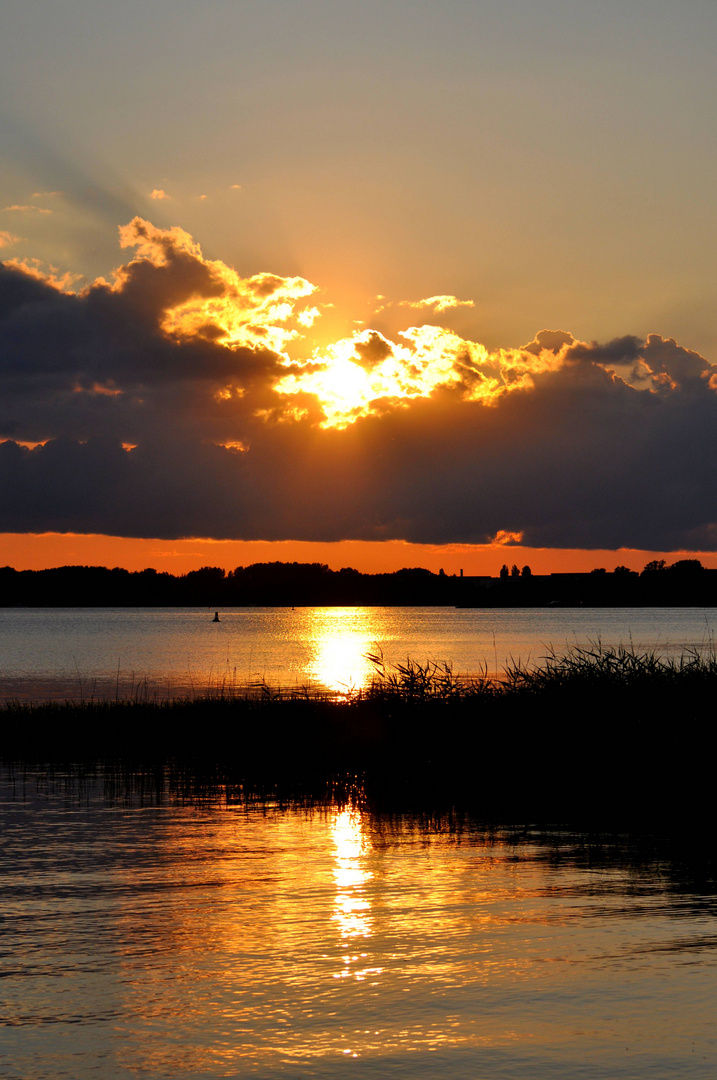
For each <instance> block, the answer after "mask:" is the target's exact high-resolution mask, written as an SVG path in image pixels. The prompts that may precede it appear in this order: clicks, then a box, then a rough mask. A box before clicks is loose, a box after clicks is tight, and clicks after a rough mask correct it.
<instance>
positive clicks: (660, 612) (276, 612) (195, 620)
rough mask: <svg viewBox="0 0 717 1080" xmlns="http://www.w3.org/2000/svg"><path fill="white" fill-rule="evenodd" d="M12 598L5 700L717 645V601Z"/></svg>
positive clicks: (0, 667)
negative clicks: (106, 603) (216, 608)
mask: <svg viewBox="0 0 717 1080" xmlns="http://www.w3.org/2000/svg"><path fill="white" fill-rule="evenodd" d="M213 615H214V613H213V612H210V611H208V610H207V609H203V610H197V609H196V608H193V609H186V608H99V609H98V608H65V609H53V608H0V700H8V699H15V698H18V699H23V700H43V699H50V698H60V699H62V698H85V699H88V698H92V697H102V698H115V697H135V696H150V697H152V696H157V697H160V698H166V697H173V696H181V695H187V694H191V695H197V694H204V693H207V692H208V691H209V692H216V691H218V690H219V691H220V690H222V689H224V690H226V689H233V688H241V687H245V686H247V685H250V684H256V683H260V682H265V683H267V684H268V685H270V686H283V687H296V686H299V687H302V686H309V685H311V686H314V687H322V688H328V689H329V690H332V691H334V692H337V693H341V692H345V691H347V690H349V689H351V688H354V689H359V688H361V687H363V686H365V685H366V684H367V683H368V682H369V681H370V679H371V678H372V676H373V674H374V668H373V666H372V664H371V662H370V661H369V660H368V659H367V654H369V653H375V652H377V651H380V652H382V653H383V655H384V658H385V659H386V660H387V661H388V662H390V663H401V662H405V661H406V659H407V658H409V657H410V658H411V659H412V660H415V661H417V662H419V663H424V662H426V660H434V661H438V662H443V661H447V662H449V663H450V664H452V666H453V670H454V671H455V672H456V673H461V674H468V675H470V674H475V673H478V672H481V671H486V672H487V673H488V674H500V672H501V671H502V670H503V669H504V667H505V666H506V665H507V664H509V663H510V662H511V661H513V660H520V661H522V662H523V663H533V664H534V663H538V662H540V660H541V658H542V657H544V656H545V655H546V653H547V652H548V651H549V650H550V649H551V648H552V649H555V650H557V651H558V652H560V651H564V650H565V649H566V648H569V647H571V646H575V645H582V646H584V645H589V644H590V643H597V642H602V644H603V645H606V646H607V645H619V644H623V645H628V646H629V645H632V646H634V647H635V648H636V649H639V650H645V649H657V650H658V651H659V652H660V653H662V654H663V655H665V656H674V655H679V654H680V653H682V652H683V651H684V650H685V649H689V648H707V647H710V646H711V644H712V643H713V641H714V635H715V629H716V628H717V609H714V608H532V609H531V608H527V609H526V608H514V609H489V610H481V609H475V608H473V609H462V610H458V609H456V608H433V607H428V608H398V607H393V608H391V607H322V608H297V609H295V610H294V609H292V608H236V609H230V610H226V611H221V613H220V621H219V622H216V623H215V622H213Z"/></svg>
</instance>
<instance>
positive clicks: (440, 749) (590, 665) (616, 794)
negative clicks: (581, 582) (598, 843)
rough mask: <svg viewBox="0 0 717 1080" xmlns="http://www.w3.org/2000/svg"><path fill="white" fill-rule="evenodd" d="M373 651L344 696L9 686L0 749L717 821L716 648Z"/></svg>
mask: <svg viewBox="0 0 717 1080" xmlns="http://www.w3.org/2000/svg"><path fill="white" fill-rule="evenodd" d="M371 659H372V661H373V663H374V668H375V677H374V679H373V681H372V683H371V684H370V685H369V686H368V687H367V688H365V689H363V690H356V691H349V692H347V693H346V694H345V695H343V696H342V698H341V700H337V699H336V698H335V697H333V698H332V697H331V696H330V695H328V694H326V693H325V692H321V691H317V690H314V689H312V688H310V687H303V688H298V689H297V688H291V689H281V688H273V689H272V688H270V687H268V686H263V685H258V686H255V687H252V688H249V689H248V690H245V691H244V692H242V691H241V690H240V689H239V688H237V687H235V686H233V687H231V688H228V689H227V690H226V692H224V693H221V694H217V693H214V694H213V695H211V696H209V697H194V698H182V699H177V700H173V701H164V702H163V701H157V700H154V701H153V700H149V699H147V698H141V697H138V696H135V697H134V698H133V699H132V700H127V701H120V700H115V701H99V700H94V701H84V702H64V703H59V704H58V703H54V704H53V703H48V704H22V703H19V702H7V703H6V705H5V707H4V708H3V709H2V710H0V757H1V758H2V759H3V760H4V761H5V762H10V763H12V762H30V763H35V764H37V763H45V764H47V765H48V766H57V765H58V764H60V763H63V762H66V763H72V764H75V765H76V764H77V763H82V762H85V763H93V762H94V763H98V762H100V763H105V765H106V766H107V767H108V768H109V767H110V765H111V766H112V767H113V768H115V767H119V766H121V767H122V768H125V767H126V768H128V769H135V770H137V769H140V770H145V771H147V770H149V772H150V774H151V773H152V770H157V771H158V772H159V773H161V771H162V770H163V769H165V768H172V769H175V770H179V771H180V772H182V773H183V774H184V775H190V776H194V777H207V776H209V777H211V778H213V779H212V782H214V781H215V780H216V779H217V778H220V779H221V781H222V782H223V783H226V784H233V785H235V786H236V785H237V784H245V785H248V786H249V787H254V788H258V789H260V790H269V789H271V790H273V789H274V788H275V787H276V788H277V789H281V790H291V792H292V797H297V792H298V793H300V794H301V797H303V798H314V797H319V796H317V793H319V795H320V793H321V792H325V791H327V790H329V789H330V788H332V786H333V788H334V789H335V787H336V784H340V785H344V786H345V785H346V784H349V786H351V785H355V784H358V783H360V785H361V786H362V790H365V791H366V792H367V793H369V794H370V797H371V798H372V799H373V800H374V803H375V804H379V805H384V806H385V805H393V804H395V803H398V804H400V805H402V806H403V805H407V806H412V807H413V808H416V807H421V808H425V807H427V806H433V805H436V806H441V807H444V806H448V807H451V806H458V805H472V806H476V805H478V806H480V808H481V812H485V813H492V814H494V815H496V814H497V815H498V816H502V817H503V818H505V817H506V816H507V815H509V814H510V815H518V816H521V815H522V817H524V818H528V819H529V818H530V817H531V816H534V815H535V814H536V813H539V815H540V817H541V819H542V820H561V819H563V818H565V817H566V816H569V817H571V818H573V819H574V818H575V817H576V815H577V816H580V814H596V813H599V814H600V815H603V816H604V815H608V816H609V815H611V814H612V815H614V816H616V817H618V818H619V819H620V820H622V819H623V818H624V819H627V818H628V817H632V818H634V817H635V816H636V815H638V816H639V815H640V814H643V813H644V814H649V815H650V816H651V819H654V818H655V815H657V816H658V817H659V816H660V815H662V816H663V817H666V818H669V819H670V820H673V819H676V818H680V819H682V818H684V817H685V816H686V815H687V816H689V817H690V818H691V819H695V818H698V817H699V818H701V819H702V820H709V821H714V818H715V809H714V805H713V799H712V794H711V793H712V790H713V772H714V764H713V763H714V760H715V751H716V750H717V735H716V725H715V719H714V714H713V708H712V702H713V701H714V697H715V691H717V658H716V657H715V653H714V650H713V649H708V650H706V651H704V652H699V651H693V650H690V651H686V652H685V653H684V654H683V655H682V656H680V657H677V658H670V657H663V656H660V655H659V654H658V653H656V652H638V651H636V650H634V649H629V648H604V647H602V646H601V645H600V643H597V644H595V645H592V646H588V647H587V648H573V649H570V650H568V651H566V652H564V653H561V654H557V653H551V654H549V655H548V656H547V657H545V658H544V659H543V661H542V662H541V663H539V664H537V665H535V666H533V667H527V666H522V665H519V664H514V665H512V666H510V667H509V668H508V669H507V670H506V671H505V672H504V676H503V678H501V679H495V680H494V679H490V678H488V677H487V675H485V674H481V675H479V676H478V677H475V678H471V679H466V678H462V677H461V676H459V675H457V674H456V673H455V672H454V671H453V669H452V668H451V666H450V664H447V663H432V662H427V663H425V664H420V663H416V662H413V661H410V660H408V661H406V663H405V664H399V665H396V666H393V667H391V666H389V665H387V664H385V662H384V660H383V657H382V656H381V655H380V654H379V653H376V654H374V655H372V657H371ZM113 763H114V764H113Z"/></svg>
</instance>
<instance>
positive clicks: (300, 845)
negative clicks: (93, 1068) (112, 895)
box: [114, 807, 696, 1078]
mask: <svg viewBox="0 0 717 1080" xmlns="http://www.w3.org/2000/svg"><path fill="white" fill-rule="evenodd" d="M137 837H138V840H137V843H138V844H145V843H147V844H148V850H149V848H151V849H152V855H151V856H149V855H148V857H147V858H146V860H145V861H144V862H143V863H141V866H142V867H143V869H142V870H140V871H137V870H134V871H133V872H132V874H131V880H130V878H129V877H128V889H127V896H128V900H127V904H128V907H127V910H126V912H125V918H124V919H119V920H118V922H117V926H116V929H115V931H114V940H115V941H116V947H117V950H118V955H119V958H120V964H121V968H122V972H121V977H120V978H119V979H118V980H117V982H116V984H115V985H116V993H117V995H118V1010H117V1015H118V1016H120V1017H121V1020H118V1021H117V1028H116V1030H117V1035H118V1038H119V1040H120V1049H119V1051H118V1052H117V1061H118V1063H119V1064H120V1065H121V1066H122V1067H123V1068H126V1069H128V1070H132V1071H133V1073H134V1072H136V1073H142V1072H147V1073H149V1074H151V1075H154V1076H160V1075H161V1076H164V1075H176V1076H194V1075H197V1076H200V1075H201V1076H209V1077H214V1076H227V1075H242V1076H244V1075H247V1076H261V1077H264V1078H266V1077H272V1078H273V1077H275V1076H277V1077H278V1076H284V1075H287V1076H289V1075H290V1076H297V1075H304V1071H305V1073H306V1075H311V1076H315V1077H327V1078H328V1077H330V1076H332V1075H334V1073H333V1072H332V1070H334V1069H335V1068H336V1063H337V1060H338V1059H340V1058H345V1057H350V1058H359V1059H369V1060H370V1061H372V1062H373V1063H374V1065H373V1067H375V1068H376V1069H379V1067H380V1066H382V1065H383V1064H385V1066H386V1067H387V1068H388V1069H389V1070H390V1069H391V1068H393V1067H394V1066H400V1067H401V1068H406V1067H407V1062H408V1061H409V1060H410V1062H411V1063H412V1066H411V1072H410V1075H412V1076H414V1077H426V1078H428V1077H432V1076H435V1075H438V1074H439V1073H440V1071H441V1067H440V1066H438V1065H435V1066H434V1060H437V1058H438V1057H439V1056H440V1054H443V1053H445V1052H447V1051H450V1052H452V1053H454V1052H458V1053H460V1054H467V1053H470V1054H471V1055H473V1058H472V1060H474V1062H475V1065H476V1070H477V1071H476V1075H477V1074H478V1073H480V1074H481V1075H482V1074H483V1072H485V1074H486V1075H488V1074H489V1073H490V1071H491V1070H490V1064H491V1062H492V1061H494V1060H497V1058H493V1057H490V1055H495V1054H506V1055H511V1054H514V1053H515V1054H521V1055H523V1057H524V1060H525V1062H526V1073H525V1074H529V1075H540V1070H539V1068H537V1066H536V1069H533V1071H531V1066H530V1059H531V1055H533V1054H535V1055H536V1059H535V1061H534V1062H533V1064H534V1065H535V1064H536V1062H537V1064H538V1065H539V1063H540V1060H542V1059H541V1055H545V1054H549V1053H552V1052H553V1049H554V1048H555V1047H558V1046H559V1047H561V1052H562V1053H564V1054H566V1055H567V1056H568V1057H569V1058H570V1057H571V1055H578V1056H579V1054H580V1053H582V1050H581V1048H582V1047H583V1046H585V1045H586V1044H589V1046H590V1047H591V1052H593V1053H595V1054H597V1055H598V1056H599V1055H602V1054H605V1055H608V1057H609V1054H610V1053H611V1052H612V1046H613V1045H617V1044H618V1042H619V1040H620V1039H623V1040H625V1039H626V1036H628V1035H629V1040H627V1041H624V1042H623V1044H621V1045H628V1041H629V1042H631V1044H632V1045H635V1044H637V1043H640V1042H641V1043H642V1045H647V1044H650V1045H651V1046H653V1047H657V1046H659V1045H662V1041H664V1042H665V1045H667V1039H668V1035H669V1037H670V1038H673V1037H674V1031H673V1032H672V1034H670V1031H671V1030H672V1029H674V1027H675V1025H674V1024H672V1029H670V1028H669V1024H668V1023H667V1020H666V1019H665V1016H663V1018H662V1019H663V1020H664V1021H665V1023H664V1024H663V1025H662V1027H660V1024H659V1023H657V1024H656V1023H654V1022H653V1020H652V1018H651V1015H650V1014H649V1010H648V1011H644V1013H639V1014H638V1013H636V1012H635V1006H634V1005H633V1006H631V1007H632V1009H633V1011H632V1012H630V1011H629V1008H628V1007H627V1006H626V1007H624V1008H623V1007H621V1010H622V1011H621V1010H617V1009H613V1008H612V1005H609V1001H610V995H611V994H613V993H614V990H613V987H614V986H615V985H617V984H616V982H615V973H616V970H617V969H620V970H622V971H625V972H626V973H630V972H632V975H633V976H634V977H635V978H637V977H638V976H639V965H641V964H644V963H645V961H644V959H642V957H643V955H644V950H643V952H641V954H640V956H639V957H638V960H637V966H636V964H635V962H634V961H633V960H632V959H631V957H632V955H633V953H634V951H635V948H636V945H637V943H638V939H639V937H640V934H641V933H642V934H643V935H644V941H642V942H640V945H641V947H642V946H643V945H644V946H649V945H650V943H651V942H653V941H654V940H655V935H656V934H657V933H658V931H656V930H655V928H654V927H652V928H650V929H649V931H646V930H644V929H642V930H641V927H640V924H638V923H637V922H636V921H635V920H630V921H629V922H625V921H621V919H622V916H621V911H622V907H621V905H623V904H624V899H623V898H622V897H621V896H620V895H619V893H616V894H615V895H614V896H613V894H612V891H608V892H605V893H603V894H602V896H601V897H600V898H599V909H598V910H599V911H600V912H601V918H602V920H603V923H602V924H601V925H600V926H598V925H597V924H595V923H594V922H593V921H592V919H591V905H592V904H594V903H595V901H594V900H592V899H590V897H591V890H592V877H591V871H590V870H580V871H576V870H566V871H565V872H563V873H562V875H561V877H560V878H559V889H556V888H555V886H556V884H557V883H558V879H554V878H552V877H551V874H550V871H549V869H546V867H545V866H544V865H540V864H538V863H535V862H532V861H531V860H530V859H526V858H516V851H515V849H514V848H512V847H511V846H510V845H509V844H506V843H503V842H502V841H501V840H499V839H495V838H494V839H492V840H490V841H488V840H485V839H483V840H481V839H480V838H479V837H474V838H472V839H471V841H470V843H459V842H457V841H456V840H455V838H453V837H451V836H450V835H448V834H433V835H429V834H427V833H426V832H425V831H422V830H421V829H419V828H417V827H411V826H410V825H408V824H400V823H399V824H398V825H395V826H391V827H390V828H384V827H382V826H378V825H377V824H376V822H375V821H372V820H370V819H368V818H366V817H365V816H363V815H362V814H361V813H360V812H359V811H358V810H356V809H355V808H351V807H347V808H343V809H340V810H339V809H337V808H332V809H328V810H325V811H314V812H305V811H299V810H295V811H286V810H283V811H280V810H278V809H276V810H272V809H271V808H269V809H267V808H262V809H251V808H246V807H244V808H241V807H240V808H236V809H234V810H231V811H227V810H225V811H223V812H218V811H213V812H210V811H207V812H197V811H192V810H190V809H187V808H179V809H178V808H173V809H172V810H171V812H168V813H167V815H166V816H164V817H162V818H161V819H160V821H159V824H158V826H157V827H156V828H154V830H153V831H151V832H148V826H146V825H143V826H142V828H140V827H139V822H138V829H137ZM145 838H148V839H145ZM130 886H131V887H130ZM613 909H614V910H613ZM606 913H607V914H611V913H612V914H613V917H612V918H611V919H609V920H607V921H605V914H606ZM586 916H588V918H587V919H586ZM602 925H604V926H605V927H606V930H605V931H603V930H602ZM642 925H643V927H644V925H645V924H644V922H643V924H642ZM668 929H669V928H668ZM661 962H662V963H663V966H664V965H666V964H667V963H668V960H665V961H664V962H663V961H659V958H658V961H657V965H658V968H659V964H660V963H661ZM631 965H632V966H631ZM688 976H689V971H688V970H687V967H685V968H684V971H682V972H681V973H680V972H676V971H675V970H674V969H673V970H672V978H673V979H675V980H676V983H679V980H680V978H685V979H686V978H687V977H688ZM650 980H651V981H650V983H649V985H650V986H653V983H654V979H653V975H650ZM674 989H675V993H676V994H677V993H678V992H679V987H678V986H677V985H675V988H674ZM650 993H654V990H651V991H650ZM601 995H607V998H606V1000H607V1001H608V1005H606V1006H605V1008H604V1009H603V1007H602V1006H601ZM120 999H121V1000H120ZM567 1001H569V1002H571V1004H570V1008H569V1009H568V1008H566V1007H565V1002H567ZM666 1001H667V998H665V1001H662V999H661V1003H662V1005H664V1004H665V1002H666ZM669 1002H670V1007H673V1005H674V1001H673V998H672V997H669ZM653 1005H654V1007H655V1008H659V1007H660V1002H658V1003H657V1004H654V1003H653ZM572 1010H575V1012H576V1016H575V1018H574V1017H573V1011H572ZM608 1014H609V1017H608V1018H609V1023H608V1021H607V1020H606V1019H605V1017H606V1016H608ZM680 1024H681V1025H682V1026H683V1027H684V1030H685V1033H686V1034H684V1036H683V1035H681V1036H680V1038H681V1039H682V1040H683V1041H684V1040H685V1039H687V1038H692V1037H694V1036H695V1034H696V1027H694V1026H690V1025H691V1020H690V1017H688V1016H684V1015H683V1016H682V1017H681V1019H680ZM606 1025H607V1026H606ZM664 1033H667V1034H664ZM484 1053H486V1054H488V1055H489V1056H487V1057H485V1058H483V1057H482V1055H483V1054H484ZM287 1070H288V1071H287ZM292 1070H293V1071H292ZM302 1070H304V1071H302ZM609 1074H610V1073H609V1070H608V1071H606V1072H605V1073H604V1075H609ZM375 1075H380V1072H376V1073H375ZM407 1075H409V1074H407ZM506 1075H508V1074H507V1073H506ZM511 1075H513V1074H511ZM515 1075H518V1074H517V1073H516V1074H515ZM601 1075H602V1074H601Z"/></svg>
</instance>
